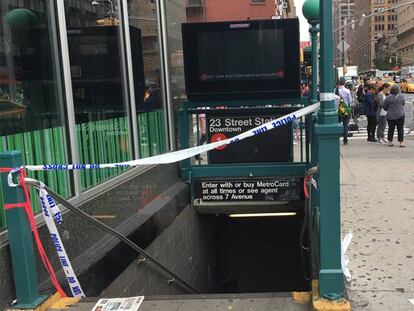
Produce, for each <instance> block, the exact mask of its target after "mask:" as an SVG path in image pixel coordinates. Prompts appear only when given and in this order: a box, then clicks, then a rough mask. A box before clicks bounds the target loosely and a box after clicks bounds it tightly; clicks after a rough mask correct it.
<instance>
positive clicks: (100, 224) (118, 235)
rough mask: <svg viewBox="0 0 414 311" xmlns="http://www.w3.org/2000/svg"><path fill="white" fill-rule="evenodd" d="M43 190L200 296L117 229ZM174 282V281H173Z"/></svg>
mask: <svg viewBox="0 0 414 311" xmlns="http://www.w3.org/2000/svg"><path fill="white" fill-rule="evenodd" d="M24 181H25V182H26V183H27V184H29V185H32V186H34V187H35V188H36V189H40V188H41V186H40V185H41V183H40V181H38V180H36V179H33V178H25V179H24ZM43 188H44V189H45V190H46V191H47V192H48V193H49V194H50V196H51V197H52V198H53V199H55V200H56V201H57V202H59V203H61V204H62V205H64V206H65V207H67V208H68V209H69V210H71V211H72V212H74V213H75V214H76V215H78V216H80V217H82V218H83V219H85V220H87V221H89V222H90V223H92V224H94V225H96V226H98V227H99V228H101V229H102V230H104V231H106V232H108V233H110V234H112V235H113V236H115V237H116V238H118V239H119V240H121V241H122V242H124V243H125V244H127V245H128V246H129V247H131V248H132V249H133V250H135V251H136V252H138V253H139V254H143V255H144V256H145V257H146V258H148V259H149V260H150V261H151V262H152V263H153V264H154V265H155V266H157V267H158V268H160V269H161V270H162V271H164V272H165V273H167V274H168V275H170V276H171V279H170V280H169V281H168V283H171V282H173V281H175V280H177V281H178V282H179V283H181V285H184V287H185V288H186V289H187V291H188V292H191V293H194V294H199V293H200V292H199V291H198V290H196V289H195V288H194V287H192V286H191V285H190V284H188V283H187V282H186V281H184V280H183V279H181V278H180V277H179V276H178V275H176V274H175V273H174V272H172V271H171V270H170V269H168V268H167V267H165V266H164V265H163V264H162V263H161V262H159V261H158V260H157V259H155V258H154V257H153V256H151V255H150V254H148V253H147V252H146V251H145V250H144V249H142V248H141V247H139V246H138V245H136V244H135V243H134V242H132V241H131V240H130V239H128V238H127V237H126V236H124V235H122V234H121V233H120V232H118V231H117V230H115V229H112V228H111V227H109V226H107V225H106V224H104V223H103V222H101V221H99V220H97V219H95V218H93V217H91V216H90V215H89V214H87V213H85V212H84V211H82V210H81V209H80V208H78V207H76V206H74V205H72V204H71V203H70V202H68V201H67V200H66V199H64V198H62V197H61V196H60V195H59V194H57V193H56V192H54V191H53V190H52V189H50V188H49V187H47V186H43ZM171 280H173V281H171Z"/></svg>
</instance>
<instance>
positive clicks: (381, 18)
mask: <svg viewBox="0 0 414 311" xmlns="http://www.w3.org/2000/svg"><path fill="white" fill-rule="evenodd" d="M397 4H398V0H388V1H386V0H370V1H367V0H355V16H356V20H358V21H359V22H357V23H355V30H354V38H355V39H354V50H353V51H352V54H351V59H352V60H353V62H354V63H355V64H356V65H357V66H358V69H359V71H361V72H363V71H368V70H371V69H374V68H376V67H381V66H390V65H391V64H385V63H386V59H387V60H388V62H389V59H390V58H392V57H393V58H394V61H395V53H396V45H395V44H396V41H395V40H392V39H391V38H392V37H395V36H396V33H397V22H398V18H397V12H396V10H395V9H390V8H392V7H394V6H396V5H397ZM384 10H385V11H384ZM381 11H384V12H383V13H380V12H381ZM374 13H378V14H375V15H373V16H371V17H368V18H364V17H363V14H364V15H366V16H368V15H370V14H374ZM361 17H362V20H361ZM384 42H387V43H386V46H387V51H386V52H387V54H385V53H383V51H384V50H383V49H382V48H381V47H382V46H384ZM391 61H392V60H391ZM378 69H380V68H378Z"/></svg>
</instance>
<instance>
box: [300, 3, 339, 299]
mask: <svg viewBox="0 0 414 311" xmlns="http://www.w3.org/2000/svg"><path fill="white" fill-rule="evenodd" d="M308 1H310V0H308ZM312 1H318V0H312ZM320 38H321V49H320V51H321V52H320V53H321V55H320V63H321V64H320V65H321V71H320V73H321V83H320V85H321V87H320V89H321V91H320V92H321V108H320V109H319V112H318V122H317V124H316V126H315V136H316V140H317V148H318V151H317V153H318V158H319V170H320V173H319V179H318V182H319V209H320V220H319V223H320V229H319V230H320V271H319V293H320V296H321V297H326V298H339V297H343V296H344V290H345V288H344V278H343V273H342V267H341V222H340V187H339V135H340V132H341V129H340V126H339V123H338V113H337V108H336V103H335V97H334V69H333V29H332V1H331V0H320Z"/></svg>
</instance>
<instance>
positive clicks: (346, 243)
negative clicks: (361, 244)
mask: <svg viewBox="0 0 414 311" xmlns="http://www.w3.org/2000/svg"><path fill="white" fill-rule="evenodd" d="M352 237H353V235H352V232H351V230H349V233H348V234H347V235H346V236H345V237H344V238H343V240H342V243H341V250H342V256H341V265H342V271H343V273H344V275H345V279H346V280H347V282H351V281H352V276H351V272H350V271H349V268H348V264H349V257H348V256H347V255H346V251H347V250H348V247H349V244H351V240H352Z"/></svg>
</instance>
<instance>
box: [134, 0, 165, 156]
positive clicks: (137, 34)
mask: <svg viewBox="0 0 414 311" xmlns="http://www.w3.org/2000/svg"><path fill="white" fill-rule="evenodd" d="M128 15H129V26H130V27H129V31H130V37H131V53H132V55H131V56H132V63H133V67H132V68H133V78H134V84H135V108H136V112H137V116H136V117H137V125H138V144H139V154H140V156H141V158H143V157H148V156H152V155H156V154H159V153H162V152H164V151H166V129H165V110H164V109H163V107H164V103H163V101H162V98H163V97H162V89H161V88H162V83H161V62H160V46H159V36H158V23H157V8H156V2H155V1H149V0H147V1H142V0H129V1H128Z"/></svg>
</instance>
